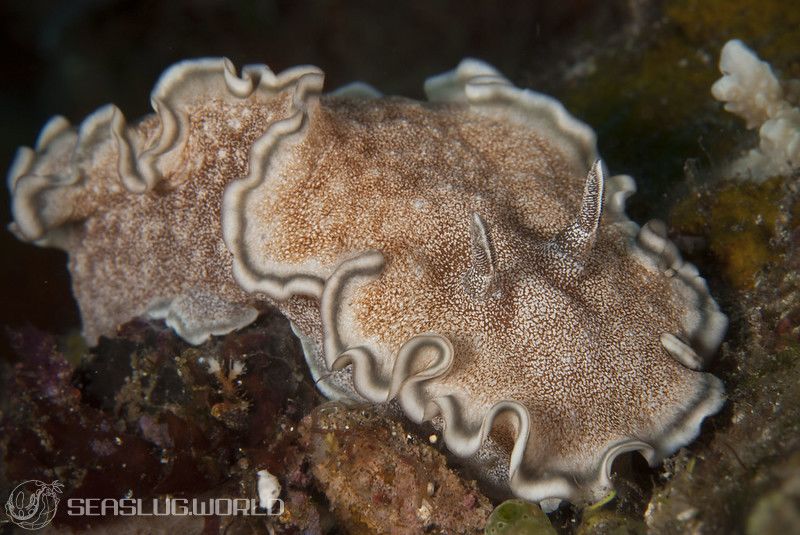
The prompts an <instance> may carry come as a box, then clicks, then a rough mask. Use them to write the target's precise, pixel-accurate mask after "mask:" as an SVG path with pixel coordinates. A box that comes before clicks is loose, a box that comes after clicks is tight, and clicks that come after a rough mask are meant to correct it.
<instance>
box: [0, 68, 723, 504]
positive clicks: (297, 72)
mask: <svg viewBox="0 0 800 535" xmlns="http://www.w3.org/2000/svg"><path fill="white" fill-rule="evenodd" d="M321 85H322V74H321V72H320V71H319V70H317V69H315V68H312V67H300V68H296V69H292V70H290V71H286V72H284V73H282V74H280V75H277V76H276V75H274V74H273V73H272V72H271V71H269V69H267V68H266V67H263V66H250V67H245V68H244V70H243V73H242V77H238V76H237V75H236V73H235V70H234V68H233V66H232V65H231V64H230V62H228V61H227V60H221V59H219V60H199V61H191V62H184V63H181V64H178V65H176V66H174V67H173V68H171V69H170V70H169V71H167V72H166V73H165V74H164V75H163V77H162V79H161V81H160V82H159V83H158V85H157V86H156V88H155V89H154V91H153V96H152V104H153V109H154V110H155V112H156V114H157V118H158V123H159V127H158V128H157V130H156V133H155V134H154V135H152V136H150V137H148V138H142V137H138V136H139V134H137V131H136V130H134V129H131V128H129V127H128V126H127V125H126V123H125V119H124V117H123V116H122V114H121V112H119V110H118V109H117V108H116V107H113V106H107V107H105V108H102V109H100V110H99V111H98V112H96V113H95V114H93V115H92V116H90V117H89V118H87V119H86V120H85V121H84V123H83V124H82V125H81V127H80V129H79V130H78V131H75V130H74V129H72V128H70V127H69V124H68V123H67V122H66V120H64V119H63V118H61V117H56V118H55V119H53V120H51V121H50V122H49V123H48V125H47V126H46V127H45V128H44V129H43V131H42V133H41V135H40V137H39V140H38V141H37V144H36V149H35V150H32V149H27V148H23V149H20V151H19V153H18V156H17V158H16V160H15V163H14V165H13V166H12V169H11V171H10V173H9V179H8V185H9V188H10V189H11V191H12V192H13V195H14V201H13V213H14V218H15V223H14V224H13V226H12V229H13V231H14V232H15V233H16V234H17V235H18V236H19V237H21V238H22V239H25V240H27V241H35V242H36V243H38V244H41V245H50V246H59V247H62V248H65V249H67V250H69V249H70V248H71V247H72V246H73V245H72V241H73V240H75V239H76V238H75V236H73V235H72V234H71V233H70V228H71V226H72V225H73V224H74V219H75V217H76V215H75V207H74V206H72V205H71V204H70V192H71V191H72V190H75V189H77V188H79V187H81V186H82V185H84V184H85V182H86V176H87V171H86V169H87V168H88V167H90V166H91V165H93V164H94V159H95V158H96V157H97V154H98V144H99V143H100V142H99V141H98V140H99V139H101V138H102V140H103V141H102V143H101V144H104V146H105V144H107V145H108V147H109V148H107V149H104V150H107V151H108V152H109V153H111V154H113V155H114V156H115V157H116V160H115V161H116V166H115V167H116V170H117V174H116V176H114V177H108V178H107V180H108V181H109V182H110V183H112V184H111V185H106V186H104V187H109V188H116V190H122V189H124V190H125V191H126V192H130V193H131V194H139V195H147V194H148V193H149V192H152V191H153V190H154V189H157V187H158V184H159V181H161V180H162V179H163V177H164V175H165V174H167V173H168V171H167V170H168V169H173V168H175V167H177V166H179V162H178V160H180V158H181V157H182V151H183V148H184V145H183V143H184V141H185V136H186V131H187V129H188V128H189V126H188V123H187V119H186V117H185V116H184V115H182V114H181V113H179V110H181V109H182V106H181V105H180V101H181V100H183V99H192V98H197V96H198V95H197V94H196V93H197V92H198V89H197V88H202V91H200V93H203V94H204V93H205V92H207V91H209V90H213V91H218V92H219V94H220V95H223V94H224V95H225V98H240V99H242V98H247V97H248V96H249V95H252V94H253V93H254V92H258V91H264V92H265V93H266V94H268V95H273V94H275V93H276V91H278V90H279V89H282V88H286V87H291V88H292V91H291V102H290V104H289V106H288V108H287V110H286V113H285V114H284V116H283V118H281V119H280V120H277V121H275V122H273V123H271V124H270V125H269V126H268V128H266V130H265V132H264V133H263V135H261V136H260V137H259V138H258V140H257V141H256V142H255V143H254V144H253V145H252V147H251V149H250V154H249V174H248V175H247V176H245V177H243V178H239V179H236V180H232V181H231V182H230V183H229V184H228V185H227V187H226V189H225V192H224V196H223V198H222V205H221V217H222V234H223V238H224V242H225V245H226V246H227V249H228V253H229V254H230V255H231V256H232V259H233V263H232V274H233V279H235V281H236V283H238V285H239V286H240V287H241V288H242V289H244V290H245V291H246V292H250V293H251V294H254V295H259V296H261V295H263V296H266V297H268V298H270V299H273V300H275V301H279V302H284V301H287V300H289V299H291V298H292V297H293V296H297V295H300V296H307V297H311V298H314V299H316V300H318V301H319V305H320V316H321V322H322V325H321V332H322V333H323V336H322V339H321V345H322V347H319V344H318V343H317V340H315V339H314V337H313V336H312V335H311V334H310V333H307V332H306V333H300V334H301V339H302V340H303V345H304V350H305V351H306V353H307V357H308V359H309V362H310V364H311V365H312V368H313V367H314V362H315V361H316V360H317V359H319V358H320V357H321V359H322V360H323V361H324V365H325V367H326V368H327V370H331V371H337V370H342V369H345V368H347V367H349V368H350V370H351V374H352V387H353V389H354V391H352V392H349V391H347V389H344V390H342V389H339V388H336V387H331V388H329V389H328V390H327V392H326V393H328V394H329V395H331V396H336V395H350V394H352V393H353V392H355V393H357V395H359V396H361V397H363V398H365V399H367V400H370V401H373V402H385V401H388V400H391V399H395V398H396V399H397V400H398V402H399V404H400V405H401V406H402V408H403V410H404V411H405V413H406V414H407V415H408V417H409V418H410V419H412V420H413V421H415V422H421V421H424V420H429V419H433V418H437V417H438V418H439V419H440V420H441V422H442V426H443V438H444V441H445V444H446V445H447V447H448V448H449V449H450V450H451V451H452V452H453V453H454V454H456V455H458V456H461V457H470V456H475V455H479V454H480V452H481V449H482V448H483V447H486V445H487V441H490V435H491V434H492V432H493V430H494V429H495V428H498V427H504V428H508V427H509V426H510V428H511V429H513V444H512V446H511V447H510V448H509V449H510V454H509V457H508V458H507V460H506V464H507V473H506V477H507V478H508V484H509V486H510V488H511V490H512V491H513V492H514V494H516V495H517V496H520V497H522V498H525V499H528V500H532V501H543V500H552V499H567V500H571V501H581V500H585V499H591V498H594V497H596V496H597V494H598V493H601V492H603V491H604V490H605V489H607V488H608V487H609V486H610V469H611V464H612V463H613V460H614V458H615V457H616V456H617V455H619V454H620V453H623V452H628V451H634V450H636V451H640V452H642V454H643V455H645V457H646V458H647V459H648V460H649V461H650V462H656V461H658V460H659V459H660V458H662V457H663V456H664V455H667V454H669V453H671V452H673V451H674V450H675V449H676V448H678V447H680V446H681V445H683V444H686V443H687V442H689V441H690V440H692V439H693V438H694V437H695V436H696V435H697V434H698V433H699V429H700V425H701V422H702V420H703V419H704V418H705V417H706V416H708V415H710V414H713V413H715V412H716V411H717V410H719V408H720V407H721V405H722V403H723V388H722V385H721V383H720V381H719V380H718V379H716V378H714V377H713V376H710V375H706V376H705V379H704V380H705V383H704V388H702V389H701V390H700V391H699V393H698V395H697V397H696V399H687V400H684V404H685V410H684V411H683V414H682V418H680V419H679V420H676V421H673V422H670V423H669V424H668V425H666V426H665V427H664V428H663V432H662V433H661V434H659V435H657V436H650V437H630V438H629V439H626V440H622V441H616V442H614V443H612V444H607V445H606V447H605V449H604V451H602V452H599V453H598V454H597V455H596V456H595V459H596V461H595V462H594V463H593V464H592V465H591V466H587V467H586V469H585V470H583V471H581V472H579V473H560V472H557V471H541V470H538V469H537V467H536V466H535V464H532V463H527V462H526V452H528V450H529V449H531V448H532V446H531V445H532V444H533V445H535V443H536V441H537V439H538V438H539V437H537V435H536V434H535V433H533V432H532V430H531V425H530V421H531V418H530V412H529V409H528V408H527V407H525V406H524V405H523V404H522V403H520V402H518V401H516V400H514V399H496V400H494V401H493V402H492V403H491V404H490V405H489V406H487V407H485V408H484V409H483V410H482V411H481V412H480V414H478V415H474V414H473V415H472V416H471V417H467V415H466V414H465V412H464V409H463V406H464V403H465V401H464V400H463V399H461V398H460V397H459V395H458V394H457V393H456V392H452V393H447V392H441V391H440V392H438V393H437V395H436V396H435V397H432V396H431V395H430V392H431V391H432V390H435V389H432V388H431V385H436V384H437V382H439V381H440V379H441V378H443V377H446V376H447V374H448V373H449V372H450V370H451V368H452V366H453V362H454V347H453V344H452V343H451V342H450V341H449V340H448V339H447V338H446V337H444V336H441V335H439V334H437V333H431V332H428V333H426V332H421V333H419V334H418V335H417V336H414V337H412V338H410V339H409V340H408V341H406V342H405V343H404V344H403V345H402V346H401V348H400V350H399V351H398V352H397V353H396V354H395V355H383V354H381V350H380V349H379V348H377V347H376V346H375V345H374V344H372V342H371V341H370V340H368V339H361V340H354V339H353V336H352V333H351V332H349V331H348V330H347V326H346V325H345V323H346V322H344V321H343V318H342V308H343V307H344V305H345V304H344V303H343V294H344V290H345V288H347V287H348V286H350V285H360V284H365V283H366V282H368V281H371V280H375V279H377V278H379V277H380V276H381V272H382V270H383V267H384V262H385V258H384V255H383V254H382V253H381V252H380V251H377V250H363V251H353V252H352V255H350V257H349V258H347V259H345V260H343V261H341V262H339V263H338V265H336V266H335V269H333V270H329V269H327V268H322V267H320V266H316V267H315V266H313V265H310V266H307V269H303V270H302V271H297V270H294V271H293V270H292V269H290V268H289V267H287V266H281V265H280V264H279V263H277V262H273V263H272V264H270V265H268V266H266V268H265V266H264V265H263V264H259V263H258V262H256V261H255V260H254V259H253V257H252V252H251V251H252V248H253V247H252V246H253V243H252V241H253V238H252V236H250V235H248V213H247V211H246V210H244V209H243V207H244V206H246V205H247V202H248V198H249V196H250V195H251V194H252V192H253V191H254V190H255V189H256V188H257V187H259V186H260V185H261V184H263V182H264V181H265V180H268V178H269V177H270V176H271V173H273V172H274V169H275V168H276V167H279V165H280V164H281V161H280V160H281V155H282V154H284V153H285V148H286V147H287V146H289V145H292V144H295V143H297V142H298V140H301V139H302V138H303V136H305V135H306V134H307V131H308V124H309V120H310V119H309V111H310V110H312V109H313V108H314V107H315V106H319V99H318V97H317V93H318V92H319V90H320V89H321ZM209 88H211V89H209ZM425 90H426V93H427V95H428V98H429V100H430V101H431V102H438V103H453V104H459V105H466V106H469V107H474V108H481V107H499V108H504V109H507V110H509V111H510V112H513V113H514V114H516V115H518V116H520V117H523V118H526V120H530V121H535V122H537V123H538V124H543V125H546V128H547V130H548V132H549V133H550V134H552V136H554V140H553V142H554V143H556V144H558V145H559V146H560V147H561V148H562V149H563V150H564V151H566V152H568V153H569V157H570V158H572V159H574V160H576V161H581V162H584V163H585V165H586V167H587V168H588V167H590V166H591V165H592V164H593V162H595V161H596V160H597V158H598V156H597V151H596V147H595V136H594V133H593V131H592V130H591V129H590V128H589V127H588V126H586V125H584V124H583V123H581V122H579V121H577V120H576V119H574V118H573V117H572V116H570V115H569V114H568V113H567V111H566V110H565V109H564V108H563V106H562V105H561V104H560V103H558V102H557V101H555V100H554V99H552V98H550V97H547V96H544V95H541V94H538V93H535V92H532V91H527V90H521V89H518V88H516V87H514V86H513V85H512V84H511V83H510V82H509V81H508V80H506V79H505V78H503V77H502V76H501V75H500V74H499V73H498V72H497V71H496V70H494V69H493V68H492V67H490V66H488V65H486V64H484V63H482V62H479V61H475V60H465V61H464V62H462V63H461V65H460V66H459V67H458V68H457V69H456V70H455V71H453V72H450V73H446V74H443V75H440V76H438V77H435V78H432V79H430V80H428V82H427V83H426V85H425ZM337 94H338V95H339V96H341V97H350V98H355V97H357V98H376V97H377V96H378V94H377V92H376V91H374V90H372V89H371V88H369V87H368V86H364V85H354V86H349V87H347V88H345V89H343V90H342V91H340V92H338V93H337ZM99 132H102V135H101V134H100V133H99ZM109 134H110V135H109ZM65 169H66V170H68V171H67V172H65V171H64V170H65ZM601 185H602V182H601ZM634 191H635V184H634V181H633V180H632V179H631V178H630V177H627V176H614V177H611V178H609V179H607V180H605V197H604V199H605V201H604V217H605V218H606V221H610V222H612V223H613V224H615V225H617V226H618V227H619V228H621V229H624V233H625V235H626V236H628V241H629V243H628V247H630V250H631V251H632V253H633V254H634V255H636V257H637V258H638V259H639V260H640V261H641V262H642V263H644V264H647V265H649V266H651V267H652V268H653V269H656V270H659V271H660V272H662V273H663V274H664V276H666V277H669V278H670V279H672V280H674V281H676V284H677V285H678V286H679V287H680V288H681V290H680V291H681V292H682V294H683V295H684V297H685V299H686V301H687V302H688V303H691V312H690V313H689V314H687V315H686V317H684V318H683V319H682V326H683V330H684V332H686V333H687V334H688V336H687V337H686V338H684V337H681V336H678V335H676V334H672V333H664V334H663V335H662V337H661V344H662V345H663V347H664V349H665V350H666V351H667V352H668V353H669V354H670V355H671V356H672V357H673V358H674V359H675V360H676V361H677V362H679V363H680V364H681V365H682V366H685V367H686V368H688V369H691V370H700V369H702V367H703V365H704V360H705V358H707V357H708V356H709V355H710V354H712V353H713V352H714V351H715V350H716V348H717V347H718V345H719V343H720V341H721V339H722V337H723V335H724V332H725V328H726V324H727V320H726V318H725V316H724V315H723V314H722V313H721V312H720V311H719V308H718V306H717V304H716V303H715V301H714V300H713V299H712V298H711V296H710V295H709V292H708V289H707V287H706V283H705V281H704V280H703V279H702V278H701V277H700V276H699V274H698V272H697V269H696V268H695V267H694V266H693V265H691V264H689V263H687V262H685V261H683V259H682V258H681V256H680V254H679V252H678V250H677V248H676V247H675V245H674V244H673V243H672V242H671V241H669V240H668V238H667V237H666V232H665V231H664V227H663V225H660V224H658V223H649V224H647V225H645V226H644V227H642V228H639V227H638V225H637V224H636V223H634V222H633V221H631V220H630V219H629V218H628V217H627V215H626V214H625V200H626V199H627V198H628V197H629V196H630V195H631V194H632V193H633V192H634ZM54 192H55V193H54ZM53 198H60V199H61V201H60V202H53V200H52V199H53ZM84 217H85V216H84ZM180 297H182V296H169V298H168V299H166V301H162V302H160V303H159V304H158V306H155V305H154V306H152V307H151V308H150V312H152V313H155V314H156V315H158V316H159V317H164V318H167V320H168V323H169V324H170V325H171V326H173V327H174V328H175V329H176V330H177V332H178V333H179V334H181V335H182V336H183V337H184V338H186V339H187V340H189V341H190V342H193V343H199V342H200V341H203V340H205V339H206V338H207V337H208V336H209V335H211V334H221V333H223V332H229V331H230V330H233V329H236V328H239V327H242V326H244V325H246V324H248V323H250V322H251V321H253V319H254V318H255V313H254V311H253V310H254V309H252V308H249V305H250V303H244V304H242V303H240V304H239V305H241V306H239V307H238V308H237V307H234V308H232V309H230V310H228V309H227V308H226V306H227V304H221V305H219V306H217V307H216V308H217V309H219V310H220V311H221V312H219V314H220V317H219V318H217V319H215V320H214V321H212V322H210V323H208V324H197V323H196V322H195V323H191V322H187V319H186V317H185V316H186V314H182V312H181V310H183V309H185V308H186V306H177V305H175V306H172V305H173V304H174V303H177V302H178V301H179V300H180ZM242 306H243V307H244V308H242ZM189 308H191V307H190V306H189ZM226 310H228V312H225V311H226ZM141 312H143V311H139V312H138V313H141ZM387 362H388V363H390V365H387V364H386V363H387ZM327 370H325V369H321V368H320V369H317V370H315V374H316V375H317V376H318V378H319V376H321V375H322V374H324V373H325V372H326V371H327ZM323 385H324V382H323ZM324 389H325V387H324V386H323V390H324ZM467 402H468V400H467ZM472 412H474V411H472Z"/></svg>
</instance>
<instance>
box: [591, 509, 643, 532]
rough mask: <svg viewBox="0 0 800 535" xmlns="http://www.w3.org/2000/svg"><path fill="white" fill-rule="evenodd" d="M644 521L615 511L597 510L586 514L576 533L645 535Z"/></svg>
mask: <svg viewBox="0 0 800 535" xmlns="http://www.w3.org/2000/svg"><path fill="white" fill-rule="evenodd" d="M646 532H647V530H646V526H645V524H644V522H642V521H641V520H638V519H634V518H630V517H629V516H627V515H624V514H621V513H618V512H615V511H595V512H592V513H591V514H588V515H586V514H584V518H583V520H582V522H581V524H580V525H579V526H578V529H577V531H576V532H575V534H576V535H644V534H645V533H646Z"/></svg>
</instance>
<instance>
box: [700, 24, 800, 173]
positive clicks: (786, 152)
mask: <svg viewBox="0 0 800 535" xmlns="http://www.w3.org/2000/svg"><path fill="white" fill-rule="evenodd" d="M719 69H720V71H721V72H722V74H723V76H722V78H720V79H719V80H717V81H716V82H715V83H714V85H713V86H712V87H711V94H713V95H714V98H716V99H717V100H719V101H721V102H724V103H725V109H726V110H727V111H729V112H731V113H735V114H736V115H738V116H739V117H741V118H742V119H744V120H745V122H746V124H747V128H758V135H759V138H760V140H759V144H758V148H755V149H751V150H750V151H748V152H747V153H746V154H745V155H744V156H742V157H741V158H739V159H738V160H736V161H734V162H733V163H732V164H731V167H730V170H729V172H730V173H731V174H732V175H735V176H739V177H742V178H747V179H751V180H756V181H762V180H765V179H767V178H769V177H772V176H776V175H782V174H788V173H791V172H792V171H793V170H795V169H798V168H800V109H798V108H797V107H793V106H792V105H791V103H790V102H789V101H788V100H787V97H786V94H785V92H784V89H783V88H782V87H781V84H780V82H779V81H778V79H777V78H776V77H775V74H774V73H773V72H772V69H771V68H770V66H769V64H768V63H766V62H765V61H761V60H760V59H759V58H758V56H756V55H755V53H754V52H753V51H752V50H750V49H749V48H747V47H746V46H745V45H744V43H742V42H741V41H739V40H738V39H734V40H732V41H728V42H727V43H726V44H725V46H724V47H723V48H722V53H721V55H720V60H719Z"/></svg>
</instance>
